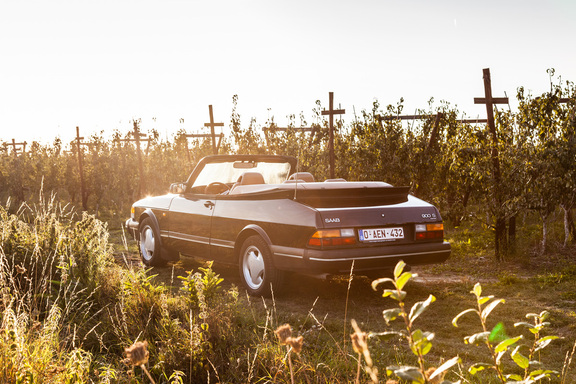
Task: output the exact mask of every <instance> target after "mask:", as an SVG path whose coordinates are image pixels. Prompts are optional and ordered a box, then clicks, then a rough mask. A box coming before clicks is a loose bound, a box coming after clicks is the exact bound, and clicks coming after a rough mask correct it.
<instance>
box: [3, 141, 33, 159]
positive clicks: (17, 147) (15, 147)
mask: <svg viewBox="0 0 576 384" xmlns="http://www.w3.org/2000/svg"><path fill="white" fill-rule="evenodd" d="M27 144H28V143H27V142H25V141H23V142H21V143H17V142H16V140H14V139H12V142H11V143H6V144H5V145H6V146H11V147H12V154H13V155H14V157H18V153H19V152H21V153H26V145H27Z"/></svg>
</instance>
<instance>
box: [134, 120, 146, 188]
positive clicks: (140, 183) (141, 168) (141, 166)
mask: <svg viewBox="0 0 576 384" xmlns="http://www.w3.org/2000/svg"><path fill="white" fill-rule="evenodd" d="M132 134H133V135H134V141H135V142H136V156H137V157H138V173H139V174H140V180H139V181H138V198H141V197H142V196H143V191H144V184H145V183H146V180H144V164H143V163H142V153H141V151H140V138H141V137H142V138H144V137H146V134H144V133H140V127H138V122H137V121H136V120H134V132H132Z"/></svg>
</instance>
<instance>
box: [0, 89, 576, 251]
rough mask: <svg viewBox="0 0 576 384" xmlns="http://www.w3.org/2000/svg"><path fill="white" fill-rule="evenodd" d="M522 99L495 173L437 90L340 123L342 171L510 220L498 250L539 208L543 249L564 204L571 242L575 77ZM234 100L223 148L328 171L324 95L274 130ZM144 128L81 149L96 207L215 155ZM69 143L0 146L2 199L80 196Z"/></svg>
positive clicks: (575, 200)
mask: <svg viewBox="0 0 576 384" xmlns="http://www.w3.org/2000/svg"><path fill="white" fill-rule="evenodd" d="M517 99H518V102H519V108H518V111H517V112H512V111H510V110H499V111H497V112H496V116H495V118H496V129H497V143H496V144H497V149H498V153H499V161H500V172H501V176H500V181H499V182H498V183H496V182H495V178H494V175H493V164H492V160H493V159H492V158H491V145H492V142H491V138H490V135H489V133H488V131H487V129H486V126H485V125H483V124H482V125H479V124H470V123H463V122H460V121H459V120H458V116H460V115H461V113H460V112H459V111H458V110H457V109H456V108H454V107H452V106H451V105H450V104H449V103H447V102H441V103H440V105H439V106H436V107H433V100H431V102H430V105H429V106H428V108H427V109H426V110H421V111H419V113H420V114H424V115H427V116H428V118H426V119H423V120H420V121H418V122H410V123H406V122H402V121H401V120H398V119H393V120H387V119H385V117H391V116H398V115H401V113H402V108H403V105H402V100H400V102H399V103H398V104H396V105H388V106H387V107H386V108H381V106H380V104H379V102H378V101H375V102H374V104H373V107H372V110H369V111H362V113H361V116H357V117H355V119H354V120H353V121H352V122H351V123H349V124H347V125H345V124H343V123H342V122H338V123H337V124H336V127H335V145H334V148H335V154H336V165H335V168H336V169H335V174H336V175H337V177H343V178H345V179H348V180H385V181H387V182H390V183H392V184H395V185H411V186H412V193H414V194H415V195H416V196H418V197H421V198H423V199H425V200H428V201H431V202H433V203H434V204H436V205H437V206H438V207H439V209H440V210H441V212H442V213H443V215H444V217H445V219H447V220H448V221H449V222H451V223H452V224H453V225H458V224H459V223H460V222H461V221H462V220H465V219H469V218H480V219H481V220H482V221H483V222H486V223H488V224H489V225H492V226H494V227H495V226H496V218H504V220H505V223H504V225H505V228H504V229H505V230H506V231H505V232H502V231H500V234H498V235H497V236H496V239H495V241H496V242H498V243H499V244H500V245H501V246H500V247H499V248H500V249H501V250H502V252H499V254H498V255H497V257H499V258H501V257H503V255H505V254H506V253H507V252H508V251H509V250H511V249H513V244H514V237H515V232H516V217H517V216H518V215H519V214H520V213H523V212H527V211H535V212H538V213H539V214H540V216H541V219H542V228H543V242H542V247H543V249H545V247H546V241H547V233H548V220H549V218H550V215H551V214H552V213H553V212H555V211H556V210H557V209H562V210H563V212H564V228H565V236H564V237H565V239H564V243H565V245H567V244H568V242H569V240H570V239H572V240H573V239H575V238H576V230H575V228H574V223H573V220H572V211H573V208H574V205H575V204H576V117H575V102H576V92H575V87H574V84H573V83H571V82H565V83H552V82H551V88H550V91H549V92H546V93H544V94H542V95H540V96H539V97H534V96H533V95H531V94H529V93H527V92H526V91H525V90H524V89H523V88H519V89H518V93H517ZM566 99H568V102H565V100H566ZM237 101H238V98H237V96H234V99H233V102H234V103H233V104H234V108H233V110H232V114H231V118H230V126H229V127H230V132H231V134H230V135H229V136H228V137H227V138H225V139H224V142H223V144H222V146H221V147H220V153H252V154H255V153H270V154H286V155H292V156H295V157H297V158H298V159H299V164H300V165H299V167H300V170H302V171H304V170H306V171H309V172H312V173H313V174H314V175H315V176H316V178H317V179H319V180H321V179H323V178H328V177H329V153H328V136H329V130H328V124H327V122H326V120H325V119H323V118H322V116H321V110H322V108H321V105H320V102H317V105H316V107H315V109H314V110H313V112H314V124H313V125H314V126H315V128H316V130H315V132H314V135H311V134H310V133H306V132H302V131H298V130H290V129H289V130H287V131H274V130H273V128H274V127H275V123H274V120H273V119H272V120H270V121H267V122H266V124H265V126H266V127H268V128H271V129H267V130H263V129H262V128H263V127H262V126H260V125H258V123H257V122H256V121H255V120H251V121H250V123H249V124H248V125H247V126H246V125H245V124H242V122H241V117H240V115H239V114H238V113H237V111H236V105H237ZM439 113H440V116H439V121H438V123H437V121H436V119H437V116H436V115H437V114H439ZM299 120H300V122H299V124H297V123H296V117H295V116H291V117H290V127H298V126H305V125H308V123H307V122H306V121H305V119H304V118H303V117H302V116H300V119H299ZM135 124H136V125H137V124H138V122H136V123H135ZM148 134H149V136H150V137H151V143H150V146H149V148H148V150H147V153H146V154H143V153H140V154H138V153H137V150H136V146H135V145H134V143H131V142H127V141H125V140H124V139H126V138H127V137H129V136H130V133H127V134H122V133H121V132H115V133H114V135H113V137H112V138H111V139H105V138H104V137H103V136H102V135H93V136H92V137H90V138H89V139H88V140H87V142H88V143H89V144H90V145H89V146H84V147H81V151H82V159H83V162H82V164H83V178H84V182H85V185H86V186H85V188H86V197H87V199H88V200H87V202H88V207H87V208H88V209H89V210H90V211H95V212H97V213H98V212H102V211H104V212H108V213H113V214H117V215H119V216H122V217H124V216H126V215H127V212H128V210H129V206H130V204H131V203H132V202H133V201H135V200H137V199H138V198H139V197H141V196H139V195H140V194H160V193H165V192H166V191H167V188H168V186H169V185H170V183H171V182H175V181H182V180H185V179H186V178H187V177H188V174H189V173H190V172H191V170H192V168H193V167H194V164H195V163H196V162H197V161H198V160H199V159H200V158H202V157H203V156H205V155H208V154H211V153H212V145H211V141H210V139H196V140H193V141H189V139H188V138H186V136H185V133H184V132H178V133H177V134H175V135H174V136H173V137H172V138H171V139H170V140H162V139H160V136H159V134H158V132H155V131H151V132H148ZM0 144H1V142H0ZM70 148H71V149H72V151H70V152H65V151H63V149H64V145H63V143H62V142H61V141H60V140H59V139H57V140H55V141H54V143H53V144H51V145H41V144H39V143H33V144H32V145H31V146H30V148H29V150H28V151H27V152H26V153H25V154H20V155H18V156H13V155H12V154H11V153H10V151H8V150H6V151H4V152H3V154H2V155H0V198H2V199H4V200H5V199H7V198H8V197H10V198H12V199H15V200H16V201H17V202H21V201H25V200H27V199H29V198H30V196H32V195H37V194H38V193H40V191H41V190H42V189H43V190H44V191H45V192H46V191H55V192H56V193H57V195H58V196H59V198H60V199H62V200H64V201H70V202H71V203H73V204H75V205H78V206H80V205H81V202H82V196H81V185H80V175H79V162H78V146H76V145H75V144H74V143H71V145H70ZM139 155H140V158H141V159H142V171H139V166H138V158H139ZM502 233H504V235H503V234H502ZM506 233H507V234H508V236H505V234H506Z"/></svg>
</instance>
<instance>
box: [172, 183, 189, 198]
mask: <svg viewBox="0 0 576 384" xmlns="http://www.w3.org/2000/svg"><path fill="white" fill-rule="evenodd" d="M184 191H186V184H184V183H172V184H170V193H173V194H176V195H180V194H182V193H184Z"/></svg>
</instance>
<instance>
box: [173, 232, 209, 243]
mask: <svg viewBox="0 0 576 384" xmlns="http://www.w3.org/2000/svg"><path fill="white" fill-rule="evenodd" d="M167 237H169V238H170V239H175V240H183V241H191V242H193V243H199V244H210V239H209V238H207V237H202V236H194V235H187V234H185V233H174V232H170V233H169V234H168V235H167Z"/></svg>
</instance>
